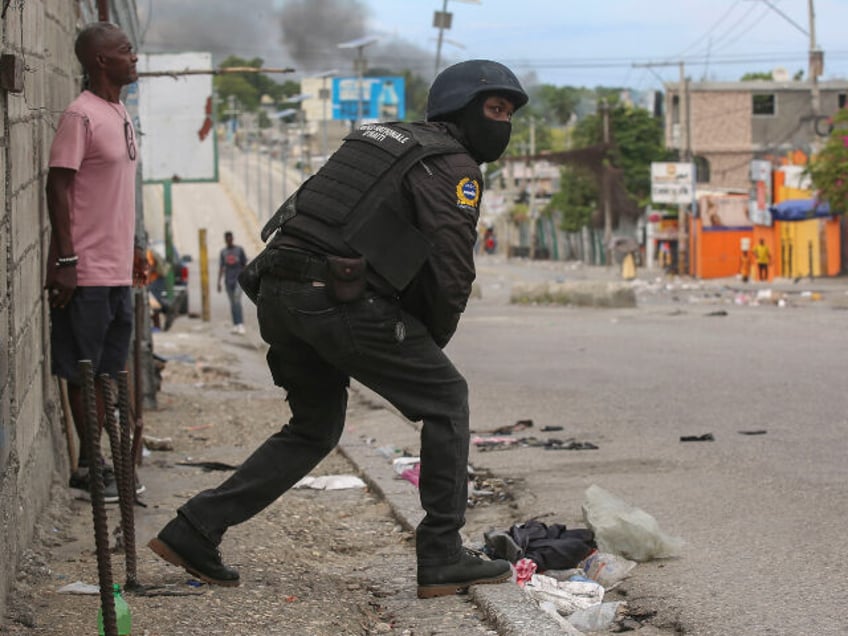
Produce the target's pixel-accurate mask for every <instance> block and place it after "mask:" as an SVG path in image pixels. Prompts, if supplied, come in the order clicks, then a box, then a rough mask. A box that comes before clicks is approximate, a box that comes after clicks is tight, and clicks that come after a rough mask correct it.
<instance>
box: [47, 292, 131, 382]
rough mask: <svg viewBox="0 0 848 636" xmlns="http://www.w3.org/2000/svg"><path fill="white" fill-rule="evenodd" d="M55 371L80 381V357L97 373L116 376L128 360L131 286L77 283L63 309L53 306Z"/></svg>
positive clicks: (52, 347)
mask: <svg viewBox="0 0 848 636" xmlns="http://www.w3.org/2000/svg"><path fill="white" fill-rule="evenodd" d="M50 324H51V328H50V349H51V353H52V357H53V374H54V375H58V376H59V377H61V378H65V379H66V380H67V381H68V382H69V383H71V384H80V383H81V379H80V376H79V361H80V360H91V363H92V365H93V366H94V374H95V376H98V375H101V374H103V373H107V374H109V375H111V376H113V377H114V376H116V375H117V373H118V372H119V371H123V369H124V367H125V366H126V364H127V355H128V354H129V348H130V337H131V336H132V329H133V305H132V291H131V288H130V287H128V286H127V287H77V288H76V291H74V295H73V296H72V297H71V302H70V303H68V305H67V306H66V307H65V308H63V309H51V310H50Z"/></svg>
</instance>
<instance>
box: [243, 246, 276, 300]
mask: <svg viewBox="0 0 848 636" xmlns="http://www.w3.org/2000/svg"><path fill="white" fill-rule="evenodd" d="M269 267H270V257H269V254H268V250H267V248H266V249H264V250H262V251H261V252H259V254H257V255H256V257H255V258H254V259H253V260H251V261H250V262H249V263H248V264H247V266H246V267H245V268H244V269H243V270H241V273H240V274H239V277H238V284H239V286H240V287H241V288H242V289H243V290H244V293H245V295H246V296H247V297H248V298H250V300H251V301H253V304H254V305H255V304H256V301H257V300H259V284H260V282H261V280H262V274H264V273H265V272H266V271H268V268H269Z"/></svg>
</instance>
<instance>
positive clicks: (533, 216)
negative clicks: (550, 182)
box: [527, 115, 538, 258]
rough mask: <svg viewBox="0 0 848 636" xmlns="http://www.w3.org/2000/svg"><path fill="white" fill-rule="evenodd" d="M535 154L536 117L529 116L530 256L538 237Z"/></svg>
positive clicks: (533, 252) (534, 253)
mask: <svg viewBox="0 0 848 636" xmlns="http://www.w3.org/2000/svg"><path fill="white" fill-rule="evenodd" d="M535 156H536V118H535V117H533V116H532V115H531V116H530V154H529V155H528V157H527V162H528V165H527V170H528V175H529V179H530V182H529V187H528V189H527V191H528V195H529V196H528V201H527V203H528V207H529V209H528V211H527V216H529V217H530V257H531V258H534V257H535V256H536V241H537V239H538V236H537V232H536V229H537V228H536V161H535V160H534V159H532V157H535Z"/></svg>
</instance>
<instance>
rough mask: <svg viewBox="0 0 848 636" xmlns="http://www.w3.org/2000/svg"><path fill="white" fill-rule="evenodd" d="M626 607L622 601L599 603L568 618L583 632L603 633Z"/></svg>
mask: <svg viewBox="0 0 848 636" xmlns="http://www.w3.org/2000/svg"><path fill="white" fill-rule="evenodd" d="M624 606H626V603H623V602H622V601H615V602H612V603H599V604H597V605H592V606H591V607H586V608H583V609H579V610H577V611H576V612H574V613H573V614H572V615H571V616H569V617H568V622H569V623H571V624H572V625H574V627H576V628H577V629H579V630H580V631H581V632H601V631H604V630H606V629H609V628H610V627H611V626H612V624H613V622H615V620H616V618H617V616H618V610H619V608H622V607H624Z"/></svg>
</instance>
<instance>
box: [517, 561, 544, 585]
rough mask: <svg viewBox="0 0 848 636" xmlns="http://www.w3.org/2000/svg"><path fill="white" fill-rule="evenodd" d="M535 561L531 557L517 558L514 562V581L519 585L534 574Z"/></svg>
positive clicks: (536, 566)
mask: <svg viewBox="0 0 848 636" xmlns="http://www.w3.org/2000/svg"><path fill="white" fill-rule="evenodd" d="M538 567H539V566H538V565H536V562H535V561H534V560H533V559H519V560H518V561H517V562H516V564H515V582H516V583H518V585H520V586H521V587H524V585H525V584H526V583H527V582H528V581H529V580H530V579H532V578H533V575H534V574H536V568H538Z"/></svg>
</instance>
